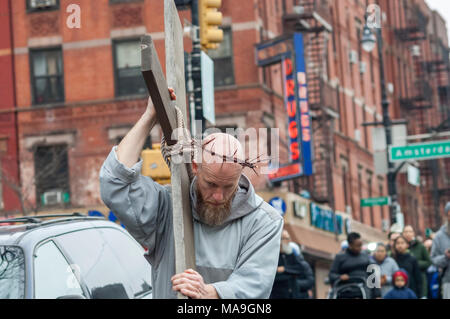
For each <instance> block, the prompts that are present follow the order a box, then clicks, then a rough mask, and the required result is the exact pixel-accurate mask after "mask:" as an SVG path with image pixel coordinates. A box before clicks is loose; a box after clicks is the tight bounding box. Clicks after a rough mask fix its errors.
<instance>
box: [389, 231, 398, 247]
mask: <svg viewBox="0 0 450 319" xmlns="http://www.w3.org/2000/svg"><path fill="white" fill-rule="evenodd" d="M398 236H400V234H399V233H392V234H391V238H390V239H389V245H390V246H391V247H394V241H395V240H396V239H397V238H398Z"/></svg>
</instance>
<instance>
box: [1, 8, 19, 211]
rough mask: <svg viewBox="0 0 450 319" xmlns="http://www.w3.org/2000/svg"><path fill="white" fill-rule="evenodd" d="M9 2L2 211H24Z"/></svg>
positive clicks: (4, 25)
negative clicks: (21, 191)
mask: <svg viewBox="0 0 450 319" xmlns="http://www.w3.org/2000/svg"><path fill="white" fill-rule="evenodd" d="M11 12H12V8H11V4H10V1H0V17H1V19H0V30H1V32H0V70H1V72H0V97H1V99H0V210H2V211H3V212H4V214H8V215H14V214H17V213H18V212H20V211H21V202H20V196H18V194H20V183H19V167H18V148H17V145H18V141H17V125H16V124H17V119H16V114H15V113H14V112H13V110H14V106H15V104H16V102H15V98H16V96H15V83H14V72H13V64H14V55H13V54H12V48H13V39H12V28H11V27H12V21H11Z"/></svg>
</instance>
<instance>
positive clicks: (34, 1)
mask: <svg viewBox="0 0 450 319" xmlns="http://www.w3.org/2000/svg"><path fill="white" fill-rule="evenodd" d="M56 9H59V0H27V10H28V12H35V11H44V10H56Z"/></svg>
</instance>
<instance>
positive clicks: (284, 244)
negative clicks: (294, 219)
mask: <svg viewBox="0 0 450 319" xmlns="http://www.w3.org/2000/svg"><path fill="white" fill-rule="evenodd" d="M290 241H291V236H290V235H289V232H288V231H287V230H283V232H282V233H281V242H280V251H281V252H283V248H286V247H287V246H288V245H289V242H290Z"/></svg>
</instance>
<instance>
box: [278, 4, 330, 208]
mask: <svg viewBox="0 0 450 319" xmlns="http://www.w3.org/2000/svg"><path fill="white" fill-rule="evenodd" d="M291 1H292V5H293V6H292V12H289V13H285V14H284V15H283V26H284V33H285V34H290V33H293V32H301V33H302V34H303V36H304V41H305V43H304V44H305V60H306V66H307V72H306V73H307V83H308V101H309V106H310V111H311V115H312V116H311V118H312V123H313V141H314V156H315V160H314V161H315V162H314V174H313V175H312V176H304V177H300V178H299V179H297V180H295V181H294V191H295V192H296V193H298V192H299V189H300V188H301V189H306V190H308V191H309V193H310V194H311V197H312V198H313V199H314V200H315V201H316V202H319V203H327V204H328V205H330V207H332V208H333V209H334V195H333V194H334V191H333V180H332V167H333V162H334V161H333V158H332V154H333V153H334V152H333V148H334V147H333V136H334V132H333V119H334V118H335V117H336V114H338V111H337V102H336V100H337V92H336V90H333V89H332V88H331V87H330V86H329V85H328V83H327V81H326V79H327V77H326V75H327V61H328V39H329V35H330V33H331V32H332V27H331V24H330V23H329V22H328V21H331V16H330V6H329V0H322V1H314V0H291Z"/></svg>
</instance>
